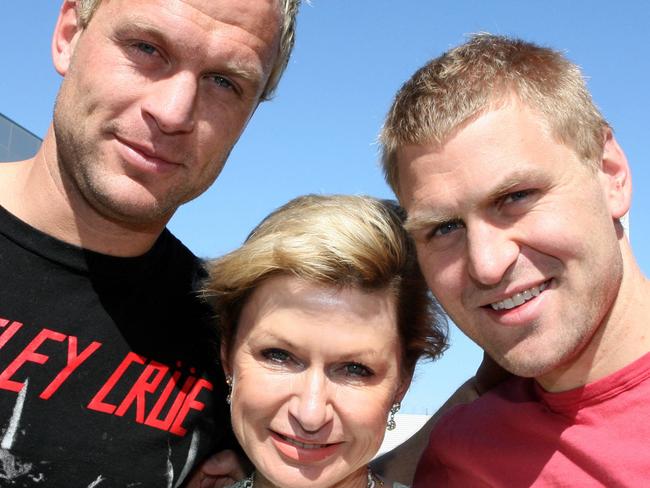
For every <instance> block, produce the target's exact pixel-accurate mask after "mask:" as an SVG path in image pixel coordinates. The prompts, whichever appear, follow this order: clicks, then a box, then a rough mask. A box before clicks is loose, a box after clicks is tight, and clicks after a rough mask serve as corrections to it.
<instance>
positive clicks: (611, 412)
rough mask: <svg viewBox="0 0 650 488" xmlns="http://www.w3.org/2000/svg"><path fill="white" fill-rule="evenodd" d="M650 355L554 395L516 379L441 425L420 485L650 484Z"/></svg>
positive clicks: (416, 483)
mask: <svg viewBox="0 0 650 488" xmlns="http://www.w3.org/2000/svg"><path fill="white" fill-rule="evenodd" d="M648 378H650V353H649V354H646V355H645V356H643V357H641V358H640V359H638V360H636V361H634V362H633V363H631V364H629V365H628V366H626V367H625V368H623V369H621V370H619V371H617V372H616V373H613V374H611V375H609V376H607V377H605V378H603V379H601V380H598V381H596V382H594V383H591V384H589V385H586V386H584V387H581V388H576V389H574V390H570V391H566V392H561V393H549V392H546V391H544V390H543V389H542V388H541V387H540V386H539V385H538V384H537V383H536V382H535V381H534V380H532V379H525V378H512V379H510V380H508V381H506V382H505V383H503V384H502V385H500V386H499V387H497V388H495V389H494V390H492V391H490V392H489V393H486V394H485V395H483V396H482V397H480V398H479V399H477V400H476V401H474V402H473V403H470V404H468V405H459V406H457V407H455V408H453V409H452V410H450V412H449V413H448V414H446V415H445V416H443V417H442V418H441V419H440V421H439V422H438V423H437V425H436V426H435V428H434V429H433V431H432V433H431V437H430V439H429V445H428V446H427V448H426V449H425V451H424V453H423V455H422V458H421V459H420V462H419V464H418V468H417V471H416V474H415V481H414V484H413V488H425V487H426V488H429V487H439V486H444V487H453V486H457V487H463V488H466V487H483V486H486V487H487V486H490V487H508V488H517V487H528V486H535V487H547V486H548V487H562V486H566V487H592V486H603V487H608V488H610V487H619V486H629V487H641V486H650V381H649V380H648Z"/></svg>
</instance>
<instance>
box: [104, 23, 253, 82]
mask: <svg viewBox="0 0 650 488" xmlns="http://www.w3.org/2000/svg"><path fill="white" fill-rule="evenodd" d="M115 35H116V36H117V38H118V39H124V38H125V37H129V36H134V37H140V36H145V37H151V38H152V39H153V40H154V41H155V42H157V43H159V44H161V45H163V46H164V47H166V48H169V46H171V47H172V48H173V47H175V46H178V45H181V46H182V45H183V44H182V43H180V42H179V41H175V40H173V39H170V38H169V36H167V34H165V32H164V31H163V30H162V29H160V28H159V27H157V26H156V25H154V24H152V23H150V22H149V21H148V20H147V19H144V18H142V17H137V16H133V17H129V18H127V20H126V22H124V24H123V25H119V26H117V27H116V29H115ZM223 64H224V68H222V69H209V70H208V73H215V74H218V73H222V74H224V75H232V76H236V77H237V78H241V79H244V80H246V81H248V82H250V83H252V84H255V85H262V84H263V83H264V72H263V70H262V69H260V67H258V66H253V65H251V64H250V63H247V62H246V61H245V60H242V59H241V57H237V59H234V60H233V59H227V60H225V61H224V62H223Z"/></svg>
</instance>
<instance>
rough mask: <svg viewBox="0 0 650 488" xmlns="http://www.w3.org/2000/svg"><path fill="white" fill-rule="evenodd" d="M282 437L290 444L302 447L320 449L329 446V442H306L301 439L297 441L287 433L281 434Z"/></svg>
mask: <svg viewBox="0 0 650 488" xmlns="http://www.w3.org/2000/svg"><path fill="white" fill-rule="evenodd" d="M279 435H280V437H282V438H283V439H284V440H285V441H287V442H288V443H289V444H293V445H294V446H296V447H300V448H302V449H320V448H321V447H327V444H304V443H302V442H300V441H297V440H295V439H291V438H289V437H287V436H285V435H282V434H279Z"/></svg>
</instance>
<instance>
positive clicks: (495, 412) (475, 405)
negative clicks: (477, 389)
mask: <svg viewBox="0 0 650 488" xmlns="http://www.w3.org/2000/svg"><path fill="white" fill-rule="evenodd" d="M527 405H528V406H534V407H535V408H537V406H538V405H539V400H538V398H537V394H536V393H535V386H534V380H532V379H530V378H520V377H516V376H513V377H511V378H508V379H507V380H506V381H504V382H503V383H501V384H500V385H498V386H497V387H495V388H493V389H492V390H490V391H488V392H486V393H484V394H483V395H481V396H480V397H479V398H477V399H476V400H474V401H472V402H470V403H466V404H460V405H456V406H454V407H452V408H451V409H449V411H448V412H446V413H445V414H443V415H442V416H441V418H440V419H439V420H438V422H437V423H436V425H435V427H434V435H435V436H441V435H442V436H444V435H446V434H447V435H448V434H452V433H455V432H457V431H458V430H459V427H460V426H462V427H461V429H463V430H464V429H467V428H471V426H473V425H478V426H485V425H490V424H493V423H494V422H495V421H496V419H503V418H506V417H508V416H509V415H510V414H511V413H514V414H516V416H517V417H519V413H518V412H521V411H522V410H523V409H525V407H526V406H527ZM432 437H433V436H432Z"/></svg>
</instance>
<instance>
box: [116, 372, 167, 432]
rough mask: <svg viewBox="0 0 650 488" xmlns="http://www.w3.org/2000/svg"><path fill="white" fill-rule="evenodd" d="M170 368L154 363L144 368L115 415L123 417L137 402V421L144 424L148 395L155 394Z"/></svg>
mask: <svg viewBox="0 0 650 488" xmlns="http://www.w3.org/2000/svg"><path fill="white" fill-rule="evenodd" d="M168 371H169V368H168V367H167V366H165V365H164V364H161V363H158V362H156V361H152V362H151V363H150V364H148V365H147V367H146V368H144V371H143V372H142V374H141V375H140V377H139V378H138V379H137V381H136V382H135V383H134V384H133V386H132V387H131V390H130V391H129V393H127V395H126V396H125V397H124V400H122V403H121V404H120V406H119V407H118V409H117V410H116V411H115V415H119V416H120V417H122V416H123V415H124V414H125V413H126V411H127V410H128V409H129V407H130V406H131V404H132V403H133V402H135V421H136V422H138V423H139V424H142V423H144V409H145V404H146V394H147V393H153V392H155V391H156V389H157V388H158V385H159V384H160V382H161V381H162V379H163V377H164V376H165V374H167V372H168ZM154 373H155V376H154V378H153V380H151V381H150V380H149V378H150V377H151V375H153V374H154Z"/></svg>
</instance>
